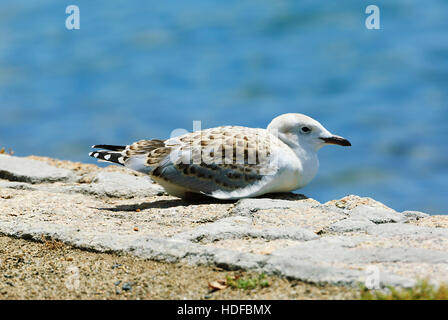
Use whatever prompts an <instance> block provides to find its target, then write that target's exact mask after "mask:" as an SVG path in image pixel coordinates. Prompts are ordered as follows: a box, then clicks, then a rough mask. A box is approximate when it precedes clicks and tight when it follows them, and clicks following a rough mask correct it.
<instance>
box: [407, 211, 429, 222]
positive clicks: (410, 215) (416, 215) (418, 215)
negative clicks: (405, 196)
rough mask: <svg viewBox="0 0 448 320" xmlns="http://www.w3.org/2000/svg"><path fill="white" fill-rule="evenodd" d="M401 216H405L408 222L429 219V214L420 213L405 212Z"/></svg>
mask: <svg viewBox="0 0 448 320" xmlns="http://www.w3.org/2000/svg"><path fill="white" fill-rule="evenodd" d="M401 214H402V215H403V216H405V217H406V218H407V219H408V221H409V220H420V219H423V218H426V217H429V214H427V213H423V212H420V211H403V212H402V213H401Z"/></svg>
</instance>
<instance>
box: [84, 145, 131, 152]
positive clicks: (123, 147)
mask: <svg viewBox="0 0 448 320" xmlns="http://www.w3.org/2000/svg"><path fill="white" fill-rule="evenodd" d="M92 148H93V149H106V150H110V151H123V150H124V149H126V146H113V145H110V144H97V145H94V146H92Z"/></svg>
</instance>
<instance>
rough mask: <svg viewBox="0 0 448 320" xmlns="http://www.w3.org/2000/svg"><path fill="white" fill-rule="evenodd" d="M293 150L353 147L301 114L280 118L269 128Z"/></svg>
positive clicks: (291, 114)
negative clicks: (336, 146) (329, 145)
mask: <svg viewBox="0 0 448 320" xmlns="http://www.w3.org/2000/svg"><path fill="white" fill-rule="evenodd" d="M267 129H268V130H269V131H271V132H272V133H274V134H278V138H279V139H280V140H282V141H283V142H284V143H286V144H287V145H288V146H290V147H291V148H292V149H297V148H302V149H306V150H309V149H311V150H315V151H317V150H319V149H320V148H322V147H323V146H325V145H327V144H337V145H340V146H345V147H348V146H351V143H350V142H349V141H348V140H347V139H344V138H342V137H340V136H336V135H333V134H332V133H330V132H329V131H328V130H327V129H325V128H324V127H323V126H322V125H321V124H320V123H319V122H317V121H316V120H314V119H312V118H310V117H308V116H306V115H304V114H300V113H286V114H282V115H281V116H278V117H277V118H275V119H274V120H272V121H271V123H270V124H269V125H268V128H267Z"/></svg>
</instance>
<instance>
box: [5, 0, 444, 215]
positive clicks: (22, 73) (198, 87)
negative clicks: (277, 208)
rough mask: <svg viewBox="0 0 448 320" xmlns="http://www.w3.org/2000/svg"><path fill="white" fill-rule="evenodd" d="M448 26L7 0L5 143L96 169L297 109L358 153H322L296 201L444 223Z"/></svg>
mask: <svg viewBox="0 0 448 320" xmlns="http://www.w3.org/2000/svg"><path fill="white" fill-rule="evenodd" d="M69 4H76V5H78V6H79V8H80V11H81V29H80V30H74V31H69V30H67V29H66V28H65V19H66V17H67V15H66V14H65V7H66V6H67V5H69ZM368 4H376V5H377V6H378V7H379V8H380V10H381V30H367V29H366V28H365V24H364V21H365V18H366V17H367V15H366V14H365V13H364V12H365V8H366V6H367V5H368ZM447 17H448V1H446V0H427V1H425V2H422V1H417V0H412V1H411V0H395V1H393V3H391V1H377V0H375V1H371V2H369V3H367V2H365V1H359V0H356V1H355V0H353V1H325V2H322V1H308V0H307V1H304V0H302V1H293V0H291V1H285V0H225V1H223V0H220V1H218V0H190V1H180V0H179V1H174V0H170V1H147V0H141V1H106V0H101V1H100V0H96V1H87V0H76V1H72V2H70V3H66V2H64V1H57V0H40V1H26V0H20V1H19V0H14V1H13V0H2V1H1V2H0V117H1V121H0V147H1V146H5V147H7V148H12V149H13V150H14V151H15V152H16V154H17V155H21V156H25V155H30V154H36V155H43V156H51V157H56V158H60V159H68V160H75V161H83V162H94V160H93V159H91V158H89V157H88V156H87V152H89V151H90V150H89V147H90V145H92V144H94V143H111V144H127V143H130V142H132V141H134V140H138V139H142V138H167V137H168V136H169V135H170V133H171V131H172V130H173V129H175V128H185V129H188V130H191V129H192V121H193V120H201V121H202V127H213V126H218V125H228V124H236V125H245V126H254V127H265V126H266V125H267V124H268V123H269V121H270V120H271V119H272V118H273V117H275V116H276V115H279V114H281V113H286V112H300V113H305V114H308V115H310V116H312V117H314V118H316V119H318V120H319V121H320V122H321V123H322V124H324V125H325V127H327V128H328V129H329V130H330V131H332V132H334V133H336V134H339V135H342V136H344V137H346V138H348V139H349V140H350V141H351V142H352V144H353V147H351V148H341V147H336V146H330V147H325V148H324V149H322V150H321V151H320V163H321V167H320V171H319V174H318V176H317V177H316V178H315V180H314V181H313V182H312V183H311V184H310V185H309V186H307V187H305V188H304V189H302V190H301V192H303V193H305V194H306V195H308V196H309V197H313V198H315V199H317V200H319V201H327V200H330V199H335V198H340V197H343V196H345V195H347V194H358V195H362V196H369V197H373V198H375V199H377V200H379V201H382V202H384V203H386V204H387V205H389V206H391V207H393V208H395V209H397V210H405V209H413V210H422V211H426V212H430V213H447V212H448V196H447V195H448V193H447V189H448V144H447V138H448V125H447V123H448V102H447V101H448V19H447Z"/></svg>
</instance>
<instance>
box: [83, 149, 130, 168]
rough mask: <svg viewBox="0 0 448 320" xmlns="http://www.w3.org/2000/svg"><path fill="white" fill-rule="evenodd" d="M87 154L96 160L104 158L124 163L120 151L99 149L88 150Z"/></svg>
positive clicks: (108, 160)
mask: <svg viewBox="0 0 448 320" xmlns="http://www.w3.org/2000/svg"><path fill="white" fill-rule="evenodd" d="M89 156H91V157H93V158H96V159H98V160H104V161H107V162H113V163H118V164H121V165H124V157H123V155H122V154H121V152H115V151H105V150H100V151H93V152H90V153H89Z"/></svg>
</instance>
